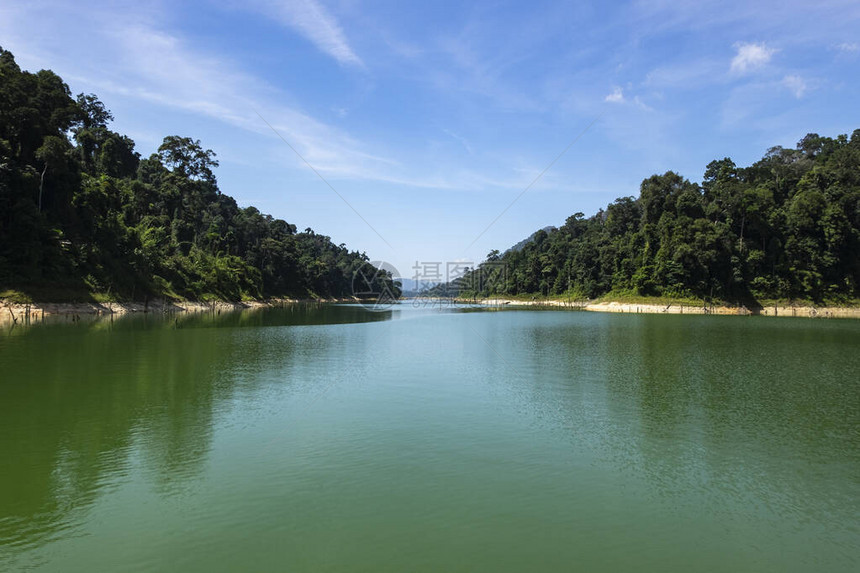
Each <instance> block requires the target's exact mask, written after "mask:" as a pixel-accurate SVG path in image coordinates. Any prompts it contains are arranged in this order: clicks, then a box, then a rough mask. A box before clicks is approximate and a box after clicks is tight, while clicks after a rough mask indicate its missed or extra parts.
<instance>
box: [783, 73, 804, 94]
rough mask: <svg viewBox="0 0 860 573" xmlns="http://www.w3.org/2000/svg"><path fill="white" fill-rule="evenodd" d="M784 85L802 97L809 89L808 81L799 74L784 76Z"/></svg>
mask: <svg viewBox="0 0 860 573" xmlns="http://www.w3.org/2000/svg"><path fill="white" fill-rule="evenodd" d="M782 85H783V86H785V87H786V88H788V89H789V90H791V92H792V93H793V94H794V97H796V98H797V99H800V98H802V97H803V94H804V93H805V92H806V90H807V85H806V82H805V81H804V80H803V78H802V77H800V76H798V75H789V76H785V77H784V78H782Z"/></svg>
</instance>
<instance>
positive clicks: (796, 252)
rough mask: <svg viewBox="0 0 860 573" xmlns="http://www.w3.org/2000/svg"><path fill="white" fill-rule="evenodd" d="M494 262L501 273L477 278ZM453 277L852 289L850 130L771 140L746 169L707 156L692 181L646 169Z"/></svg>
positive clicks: (854, 209)
mask: <svg viewBox="0 0 860 573" xmlns="http://www.w3.org/2000/svg"><path fill="white" fill-rule="evenodd" d="M499 262H502V263H504V266H505V273H504V276H505V278H504V279H503V280H496V281H494V282H491V283H489V284H488V283H487V281H484V280H483V279H484V277H485V275H486V274H487V273H488V272H495V273H497V274H498V273H499V272H500V271H499V270H498V267H499ZM490 263H492V264H490ZM461 282H462V283H464V284H468V285H481V287H480V288H472V289H471V290H469V293H468V294H469V295H470V296H494V295H504V296H509V297H522V296H554V297H557V298H562V297H566V296H568V295H570V296H574V297H576V296H581V297H588V298H597V297H601V296H603V297H606V296H615V297H617V296H620V295H623V297H624V298H631V297H634V298H635V297H644V296H647V297H665V298H666V299H667V300H688V301H689V300H696V299H698V300H700V301H701V300H703V299H705V300H708V299H719V300H724V301H732V302H743V303H745V304H750V303H751V304H755V302H756V301H757V300H774V299H783V300H785V299H794V300H807V301H815V302H820V301H823V300H830V301H834V300H836V301H838V300H852V299H856V298H858V297H860V286H858V285H860V130H857V131H855V132H854V133H853V134H852V136H851V137H850V138H848V137H847V136H845V135H840V136H838V137H837V138H835V139H831V138H828V137H822V136H819V135H817V134H809V135H807V136H806V137H804V138H803V139H802V140H801V141H800V142H799V143H798V145H797V149H796V150H792V149H783V148H781V147H775V148H772V149H770V150H768V152H767V153H766V154H765V156H764V158H762V159H761V161H758V162H757V163H755V164H754V165H751V166H750V167H746V168H740V167H737V166H736V165H735V164H734V162H732V160H731V159H728V158H725V159H721V160H719V161H713V162H711V163H710V164H708V166H707V168H706V170H705V174H704V177H703V180H702V184H701V186H700V185H697V184H695V183H691V182H690V181H687V180H686V179H684V178H683V177H681V176H680V175H678V174H676V173H673V172H671V171H670V172H668V173H665V174H663V175H654V176H652V177H649V178H647V179H645V180H644V181H643V182H642V186H641V188H640V194H639V197H638V198H633V197H624V198H621V199H617V200H616V201H615V202H613V203H612V204H610V205H609V206H608V207H607V208H606V210H605V211H604V210H601V211H600V212H599V213H597V214H596V215H594V216H593V217H589V218H586V217H584V216H583V215H582V213H577V214H575V215H573V216H572V217H570V218H568V219H567V221H566V222H565V224H564V225H563V226H561V227H560V228H558V229H552V228H551V229H550V230H549V232H547V231H544V230H542V231H539V232H538V233H536V234H535V235H534V236H533V240H531V241H528V242H527V243H526V244H525V245H524V246H523V247H522V248H517V249H511V250H509V251H508V252H506V253H504V255H501V256H499V255H498V251H492V252H491V255H490V256H488V260H487V262H486V263H484V264H483V265H481V266H480V267H479V269H477V270H476V271H475V272H474V273H473V274H472V275H471V276H467V277H465V278H464V279H463V280H462V281H461ZM619 293H620V295H619Z"/></svg>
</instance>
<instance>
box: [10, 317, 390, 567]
mask: <svg viewBox="0 0 860 573" xmlns="http://www.w3.org/2000/svg"><path fill="white" fill-rule="evenodd" d="M390 318H391V313H371V312H367V311H366V310H364V309H362V308H360V307H349V306H339V305H324V306H318V305H294V306H289V307H284V308H278V309H268V310H267V311H265V312H233V313H221V314H218V313H202V314H191V315H180V316H169V317H159V316H152V315H138V316H127V317H121V318H119V319H114V320H110V319H109V318H107V319H105V318H102V319H100V320H94V321H90V322H75V323H68V324H62V325H54V326H32V327H29V328H21V327H18V328H17V329H14V330H12V331H11V333H12V336H6V337H0V368H2V379H0V463H2V466H3V469H2V471H0V565H2V563H3V550H2V549H3V548H4V547H6V548H14V549H15V551H20V550H22V549H24V548H26V547H30V546H36V545H39V544H41V543H43V542H45V541H46V540H48V539H51V538H55V537H60V536H66V535H68V534H69V531H70V530H71V529H74V528H75V526H76V525H77V524H78V523H79V522H81V521H82V520H83V519H84V517H85V514H86V511H87V508H88V507H90V506H91V505H92V503H93V502H94V500H95V499H96V497H97V496H98V495H99V494H100V493H101V492H103V491H108V490H110V489H111V488H112V487H113V486H115V485H117V484H120V483H122V482H123V480H127V479H128V478H129V474H130V473H131V469H130V465H131V464H133V463H140V464H141V465H142V467H143V468H145V474H146V475H147V476H148V478H147V479H148V480H149V481H150V483H151V484H152V485H153V486H154V487H155V488H156V489H157V491H158V492H159V493H160V494H161V495H173V494H176V493H181V492H183V491H184V490H185V489H187V488H188V487H192V486H193V484H194V482H195V479H196V478H198V477H199V476H200V474H201V472H202V470H203V468H204V466H205V463H206V458H207V455H208V452H209V450H210V447H211V440H212V431H213V430H212V428H213V424H214V421H215V418H216V416H217V414H218V412H219V410H221V409H225V408H227V407H228V406H229V402H230V400H231V399H232V398H233V397H234V396H235V395H236V393H237V392H238V393H243V392H249V391H255V390H256V389H255V388H253V387H252V388H249V387H248V386H249V385H252V386H253V385H254V384H259V383H260V378H259V377H258V376H256V374H257V373H259V372H263V371H265V372H268V373H269V374H270V375H271V376H275V377H277V379H280V380H285V381H289V380H291V379H293V378H296V377H295V376H293V375H292V373H291V368H293V359H292V355H293V353H294V352H296V351H297V349H298V351H299V352H305V353H313V354H316V353H319V354H321V355H324V354H326V353H327V351H328V345H329V344H331V343H332V342H333V341H335V342H336V341H337V339H338V337H337V336H336V335H331V334H330V335H327V336H305V337H303V338H300V339H299V338H297V337H296V336H295V335H293V334H292V332H293V331H292V330H291V329H289V328H286V329H281V330H280V331H278V332H274V333H273V332H272V331H271V330H267V332H268V334H267V335H266V336H260V335H259V334H257V331H256V330H255V329H253V328H237V327H277V326H307V325H336V324H348V323H354V322H368V321H372V322H376V321H381V320H389V319H390ZM223 327H229V328H223ZM297 382H298V381H297ZM0 568H2V567H0Z"/></svg>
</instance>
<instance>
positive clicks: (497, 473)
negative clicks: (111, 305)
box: [0, 303, 860, 573]
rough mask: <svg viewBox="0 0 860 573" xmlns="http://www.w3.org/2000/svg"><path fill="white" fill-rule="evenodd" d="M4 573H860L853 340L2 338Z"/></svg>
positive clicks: (331, 320) (543, 334) (319, 330)
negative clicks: (198, 572)
mask: <svg viewBox="0 0 860 573" xmlns="http://www.w3.org/2000/svg"><path fill="white" fill-rule="evenodd" d="M0 570H4V571H19V570H23V571H28V570H33V571H63V572H75V571H81V572H84V571H86V572H92V571H183V572H189V571H207V572H211V571H242V570H247V571H250V570H253V571H367V572H377V573H378V572H398V573H401V572H405V571H409V572H423V571H446V572H451V571H463V572H472V571H488V572H490V571H492V572H505V571H571V570H583V571H618V570H626V571H634V570H635V571H660V572H664V571H780V572H784V571H804V572H806V571H829V572H833V571H858V570H860V321H853V320H810V319H792V318H779V319H774V318H762V317H721V316H664V315H618V314H600V313H590V312H575V311H536V310H502V311H490V310H485V311H469V310H466V309H438V308H435V309H434V308H414V307H413V306H412V305H410V304H408V303H406V304H400V305H397V306H395V307H394V308H392V309H391V310H389V311H386V312H368V311H367V310H365V309H364V308H362V307H360V306H350V305H316V306H315V305H295V306H291V307H286V308H281V309H269V310H261V311H246V312H241V313H231V314H226V313H225V314H202V315H189V316H179V317H168V318H161V317H155V316H150V315H143V316H129V317H125V318H119V319H114V320H110V319H102V320H99V321H81V322H79V323H68V322H63V321H60V323H58V324H45V325H36V326H30V327H26V328H22V327H21V326H17V327H14V328H11V329H10V328H8V327H7V328H5V329H4V330H3V332H2V333H0Z"/></svg>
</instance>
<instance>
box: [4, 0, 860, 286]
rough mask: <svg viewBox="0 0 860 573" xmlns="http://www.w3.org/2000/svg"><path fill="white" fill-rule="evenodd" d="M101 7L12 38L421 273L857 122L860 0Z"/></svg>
mask: <svg viewBox="0 0 860 573" xmlns="http://www.w3.org/2000/svg"><path fill="white" fill-rule="evenodd" d="M86 4H87V5H86V7H84V6H83V5H82V4H81V3H78V2H40V1H34V0H31V1H29V2H2V3H0V46H2V47H4V48H6V49H8V50H11V51H12V52H13V53H14V54H15V56H16V58H17V60H18V62H19V64H20V65H21V66H22V67H23V68H25V69H29V70H33V71H35V70H37V69H40V68H49V69H52V70H54V71H55V72H57V73H58V74H60V75H61V76H62V77H63V78H64V79H65V80H66V81H67V82H68V83H69V86H70V88H71V89H72V91H73V93H79V92H88V93H89V92H93V93H96V94H97V95H98V96H99V97H100V98H101V99H102V101H104V102H105V104H106V105H107V106H108V108H109V109H111V110H112V111H113V112H114V115H115V116H116V121H115V123H114V126H113V127H114V129H115V130H117V131H119V132H121V133H125V134H128V135H130V136H131V137H132V138H133V139H134V140H135V141H136V143H137V146H138V149H139V151H140V152H141V153H142V154H143V155H144V156H146V155H148V154H149V153H151V152H153V151H154V150H155V149H156V148H157V146H158V144H159V143H160V141H161V139H162V137H164V136H165V135H172V134H177V135H183V136H192V137H194V138H198V139H201V140H202V143H203V144H204V145H205V146H206V147H208V148H211V149H213V150H215V151H216V153H217V154H218V158H219V160H220V162H221V166H220V167H219V168H218V170H217V172H216V174H217V176H218V179H219V183H220V186H221V188H222V190H223V191H224V192H225V193H228V194H230V195H232V196H234V197H235V198H236V199H237V200H238V202H239V204H240V205H255V206H257V207H259V208H260V209H261V210H263V211H265V212H268V213H271V214H273V215H275V216H277V217H281V218H284V219H286V220H287V221H289V222H291V223H294V224H296V225H297V226H298V227H299V228H301V229H303V228H305V227H312V228H314V230H316V231H317V232H320V233H324V234H326V235H329V236H331V237H332V239H333V240H334V241H335V242H336V243H341V242H343V243H346V244H347V246H349V247H350V248H352V249H356V250H361V251H366V252H367V253H368V255H369V256H370V257H371V258H372V259H382V260H386V261H390V262H391V263H393V264H394V265H395V266H396V267H397V268H398V269H400V271H401V274H402V275H403V276H404V277H406V276H410V275H411V271H410V269H411V267H412V266H413V265H414V264H415V261H456V260H460V261H480V260H482V259H483V257H484V255H486V253H487V252H488V251H489V250H490V249H493V248H499V249H502V250H503V249H505V248H507V247H509V246H510V245H512V244H514V243H516V242H517V241H519V240H520V239H522V238H524V237H525V236H527V235H529V234H530V233H531V232H533V231H534V230H536V229H538V228H540V227H544V226H546V225H560V224H562V223H563V222H564V220H565V218H566V217H567V216H569V215H571V214H573V213H575V212H577V211H581V212H584V213H585V214H587V215H591V214H593V213H594V212H596V211H597V210H598V209H599V208H600V207H602V206H605V205H606V204H607V203H608V202H610V201H612V200H613V199H615V198H616V197H619V196H626V195H637V194H638V187H639V183H640V182H641V180H642V179H643V178H645V177H647V176H649V175H651V174H653V173H662V172H665V171H667V170H669V169H672V170H675V171H678V172H679V173H681V174H682V175H684V176H686V177H688V178H690V179H691V180H694V181H699V180H700V179H701V175H702V173H703V171H704V168H705V165H706V164H707V163H708V162H709V161H711V160H712V159H716V158H722V157H725V156H730V157H732V158H733V159H734V160H735V162H737V163H738V164H742V165H746V164H749V163H751V162H753V161H755V160H757V159H758V158H760V157H761V156H762V154H763V153H764V152H765V150H766V149H767V148H768V147H770V146H773V145H783V146H786V147H793V146H794V145H795V144H796V142H797V141H798V140H799V139H800V138H801V137H802V136H803V135H804V134H806V133H808V132H812V131H814V132H817V133H820V134H822V135H829V136H835V135H837V134H839V133H851V132H852V131H853V130H854V129H857V128H860V105H858V101H860V97H858V96H860V73H858V72H860V32H858V31H860V3H858V2H856V0H833V1H826V0H825V1H820V2H808V1H803V2H795V1H790V0H789V1H787V0H782V1H778V2H770V1H762V2H749V1H742V2H725V1H720V2H716V1H710V0H699V1H668V0H650V1H632V2H605V1H604V2H487V3H474V4H468V5H466V4H465V3H460V2H442V1H440V2H427V3H421V2H390V1H385V0H382V1H375V2H366V1H359V0H294V1H277V0H244V1H238V0H237V1H231V0H227V1H222V2H202V1H200V2H158V1H154V2H146V3H140V2H88V3H86ZM258 114H259V115H258ZM261 116H262V118H264V119H265V121H263V120H262V119H261ZM595 120H596V121H595ZM266 122H268V123H270V124H271V125H272V126H274V128H275V129H276V130H277V131H278V132H279V133H280V134H281V135H282V136H283V137H284V138H285V139H286V140H287V141H288V142H289V143H290V144H291V145H292V146H293V147H295V148H296V150H298V152H299V153H300V154H301V155H302V156H303V157H304V158H305V159H306V160H307V161H308V163H310V164H311V165H312V166H313V167H314V168H315V169H316V170H317V171H318V172H319V173H320V174H321V175H322V176H323V177H324V178H325V179H326V180H327V181H328V182H329V183H330V184H331V185H332V186H333V187H334V188H335V189H336V190H337V191H338V192H339V193H340V194H341V195H342V196H343V197H344V198H345V199H346V200H347V201H348V202H349V204H350V205H352V207H354V209H355V210H356V211H358V212H359V213H360V214H361V216H362V217H363V218H364V219H365V220H366V221H367V222H368V223H369V224H370V226H372V227H373V229H371V228H370V227H369V226H368V225H367V224H366V223H365V222H364V221H363V220H362V218H360V217H359V216H357V215H356V214H355V212H353V210H352V209H351V208H350V207H349V206H348V205H346V204H345V203H344V202H343V201H342V200H341V199H340V198H339V197H338V195H337V194H335V193H334V192H333V191H332V190H331V189H330V188H329V187H328V186H327V185H326V184H325V183H324V182H323V181H321V180H320V179H319V178H318V177H317V175H316V174H315V173H314V171H312V170H311V169H310V168H309V167H308V166H307V165H305V163H304V162H302V160H300V159H299V158H298V157H297V156H296V154H295V153H294V152H293V151H292V150H291V149H290V148H289V147H288V146H287V145H286V144H285V143H284V142H283V141H281V140H280V139H279V138H278V136H277V135H276V134H275V133H273V131H272V130H271V129H270V128H269V127H268V126H267V124H266ZM589 125H591V127H590V128H588V129H587V131H585V133H582V132H583V130H585V129H586V128H587V127H588V126H589ZM580 135H581V137H579V139H576V138H577V136H580ZM574 140H575V143H573V145H572V146H571V147H570V149H569V150H568V151H567V152H566V153H565V154H564V155H563V156H562V157H561V158H559V159H558V161H556V162H555V163H554V164H553V165H552V167H551V168H550V169H549V170H547V171H546V173H545V174H544V175H543V176H542V177H541V178H540V179H539V180H538V181H537V182H536V183H535V184H534V185H533V186H532V187H531V188H530V189H529V190H528V191H527V192H526V193H525V194H523V195H522V197H521V198H520V199H519V200H518V201H517V202H516V203H515V204H514V205H513V207H511V208H510V210H508V211H507V212H505V214H504V215H502V216H501V217H500V218H499V219H498V220H497V221H496V222H495V223H494V224H493V225H491V226H490V228H489V229H488V230H487V231H486V232H485V233H484V234H483V235H482V236H481V237H480V239H479V240H478V241H476V242H475V243H474V245H472V246H471V247H469V245H470V243H472V242H473V240H474V239H475V238H476V236H477V235H478V234H479V233H481V231H482V230H484V229H485V228H486V227H487V226H488V225H489V224H490V223H491V221H493V220H494V219H495V218H496V217H497V216H498V215H499V213H501V212H502V210H503V209H504V208H505V207H506V206H507V205H508V204H510V203H511V201H514V199H515V198H516V197H517V196H519V195H520V194H521V193H522V191H523V190H524V189H525V188H526V187H527V186H528V185H529V184H530V183H531V182H532V181H533V180H534V179H535V178H536V177H537V176H538V175H539V174H540V173H541V172H542V171H543V170H544V169H545V168H546V167H547V166H548V165H549V164H550V162H551V161H552V160H553V159H555V158H556V157H557V156H558V154H559V153H561V152H562V150H564V149H565V148H566V147H567V146H568V145H570V144H571V142H573V141H574ZM374 229H375V231H374ZM377 233H378V234H379V235H381V236H382V237H383V238H384V240H383V239H381V238H380V237H379V236H378V235H377ZM386 241H387V243H390V245H391V246H389V245H388V244H386Z"/></svg>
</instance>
